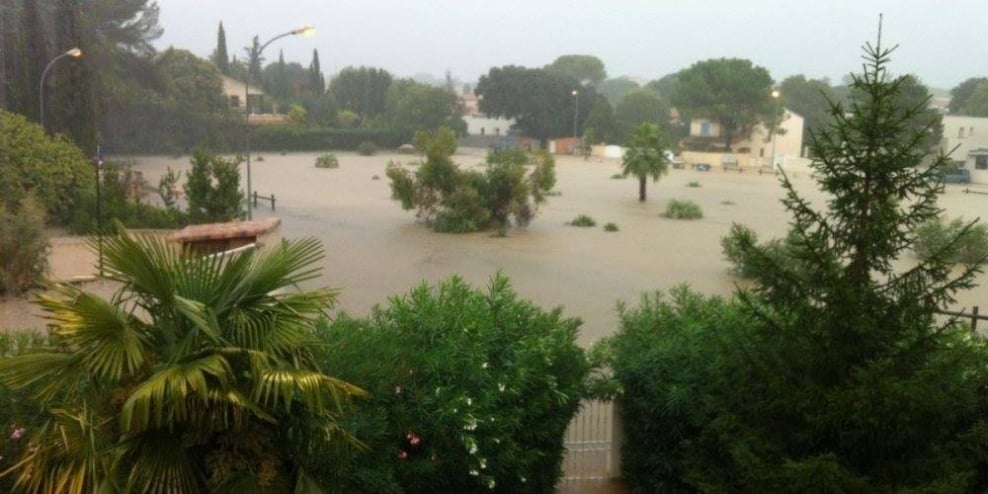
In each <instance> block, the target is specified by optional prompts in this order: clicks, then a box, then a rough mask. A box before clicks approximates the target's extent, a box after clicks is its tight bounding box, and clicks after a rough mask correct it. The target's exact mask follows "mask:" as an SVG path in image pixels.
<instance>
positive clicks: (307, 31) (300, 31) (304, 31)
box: [244, 26, 316, 220]
mask: <svg viewBox="0 0 988 494" xmlns="http://www.w3.org/2000/svg"><path fill="white" fill-rule="evenodd" d="M315 32H316V28H314V27H312V26H302V27H300V28H296V29H292V30H291V31H288V32H287V33H281V34H279V35H277V36H275V37H273V38H271V39H269V40H267V42H265V43H264V44H263V45H261V47H260V48H258V49H257V53H254V54H253V58H256V59H260V57H261V52H263V51H264V49H265V48H267V47H268V45H270V44H271V43H274V42H275V41H277V40H279V39H281V38H284V37H285V36H298V35H302V36H305V37H309V36H312V35H313V34H315ZM251 61H252V60H248V61H247V73H246V74H245V75H244V122H245V123H246V124H247V131H246V133H245V136H244V141H245V147H246V148H247V219H248V220H250V219H252V218H253V215H252V214H251V202H250V192H251V190H250V63H251ZM258 68H260V67H258Z"/></svg>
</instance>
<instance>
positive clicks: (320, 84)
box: [309, 49, 326, 96]
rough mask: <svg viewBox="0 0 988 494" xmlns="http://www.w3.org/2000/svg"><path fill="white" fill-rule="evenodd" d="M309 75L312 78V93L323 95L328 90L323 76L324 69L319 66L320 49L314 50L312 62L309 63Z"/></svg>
mask: <svg viewBox="0 0 988 494" xmlns="http://www.w3.org/2000/svg"><path fill="white" fill-rule="evenodd" d="M309 74H310V75H309V76H310V77H311V78H312V83H311V84H312V93H313V94H314V95H316V96H322V94H323V93H324V92H326V80H325V79H324V78H323V75H322V69H321V68H320V67H319V50H316V49H313V50H312V63H310V64H309Z"/></svg>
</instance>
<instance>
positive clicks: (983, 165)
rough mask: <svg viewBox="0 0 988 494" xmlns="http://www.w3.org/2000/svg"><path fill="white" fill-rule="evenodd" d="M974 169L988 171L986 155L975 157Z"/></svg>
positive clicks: (987, 157) (987, 156)
mask: <svg viewBox="0 0 988 494" xmlns="http://www.w3.org/2000/svg"><path fill="white" fill-rule="evenodd" d="M974 168H975V169H977V170H988V155H981V156H975V157H974Z"/></svg>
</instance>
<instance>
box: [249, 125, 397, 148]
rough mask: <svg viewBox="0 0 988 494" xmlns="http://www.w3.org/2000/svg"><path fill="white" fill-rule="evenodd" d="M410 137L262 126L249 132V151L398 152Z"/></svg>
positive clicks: (371, 131) (384, 131)
mask: <svg viewBox="0 0 988 494" xmlns="http://www.w3.org/2000/svg"><path fill="white" fill-rule="evenodd" d="M409 137H410V136H409V135H408V134H407V133H406V132H400V131H395V130H389V129H332V128H318V127H300V126H297V125H262V126H258V127H257V128H255V129H253V130H252V131H251V147H252V148H254V149H255V150H263V151H325V150H329V149H334V150H356V149H357V147H358V146H360V143H362V142H368V141H369V142H373V143H375V144H376V145H378V146H381V147H386V148H397V147H398V146H400V145H401V144H402V143H405V142H408V139H409Z"/></svg>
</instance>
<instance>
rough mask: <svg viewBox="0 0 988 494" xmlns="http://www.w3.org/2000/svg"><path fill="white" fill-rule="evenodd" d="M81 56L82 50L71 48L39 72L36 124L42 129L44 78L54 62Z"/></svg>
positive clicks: (43, 121)
mask: <svg viewBox="0 0 988 494" xmlns="http://www.w3.org/2000/svg"><path fill="white" fill-rule="evenodd" d="M81 56H82V50H80V49H79V48H72V49H71V50H69V51H67V52H65V53H63V54H61V55H59V56H57V57H55V58H53V59H51V61H50V62H48V65H45V70H43V71H41V83H40V84H39V88H38V99H39V100H41V108H40V111H39V112H38V123H40V124H41V128H42V129H44V128H45V77H47V76H48V70H50V69H51V66H52V65H55V62H57V61H59V60H61V59H63V58H65V57H72V58H79V57H81Z"/></svg>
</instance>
